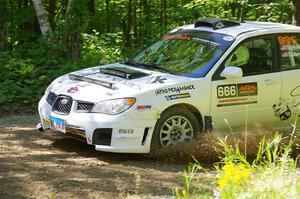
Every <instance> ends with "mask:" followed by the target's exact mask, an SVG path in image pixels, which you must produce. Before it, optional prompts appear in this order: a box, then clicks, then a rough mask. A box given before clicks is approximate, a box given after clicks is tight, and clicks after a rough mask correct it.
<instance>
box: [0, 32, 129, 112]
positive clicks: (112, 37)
mask: <svg viewBox="0 0 300 199" xmlns="http://www.w3.org/2000/svg"><path fill="white" fill-rule="evenodd" d="M60 38H61V36H60V35H59V34H56V33H53V35H52V36H51V37H50V39H48V40H46V39H44V38H40V39H39V40H38V41H36V42H32V43H26V44H23V45H22V47H20V48H15V49H14V50H13V51H10V52H0V104H4V105H5V106H0V113H3V112H23V111H31V110H36V108H37V104H38V101H39V99H40V98H41V97H42V96H43V94H44V92H45V89H46V88H47V86H48V85H49V84H50V83H51V82H52V81H53V80H54V79H55V78H57V77H58V76H60V75H63V74H66V73H69V72H71V71H75V70H79V69H82V68H86V67H91V66H94V65H99V64H104V63H110V62H116V61H120V60H122V59H123V57H124V55H122V48H124V47H122V46H121V38H120V34H114V33H111V34H108V35H101V36H97V35H96V33H94V34H83V35H82V38H83V40H84V42H83V50H82V53H83V55H82V59H81V60H80V61H79V62H74V61H72V60H71V59H68V58H67V57H68V53H67V49H66V48H65V46H64V45H63V40H60ZM54 41H56V43H55V42H54Z"/></svg>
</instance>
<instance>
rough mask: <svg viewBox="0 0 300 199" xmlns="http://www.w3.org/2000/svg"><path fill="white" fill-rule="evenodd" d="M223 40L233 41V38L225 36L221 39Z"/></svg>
mask: <svg viewBox="0 0 300 199" xmlns="http://www.w3.org/2000/svg"><path fill="white" fill-rule="evenodd" d="M223 40H224V41H233V38H232V37H230V36H225V37H223Z"/></svg>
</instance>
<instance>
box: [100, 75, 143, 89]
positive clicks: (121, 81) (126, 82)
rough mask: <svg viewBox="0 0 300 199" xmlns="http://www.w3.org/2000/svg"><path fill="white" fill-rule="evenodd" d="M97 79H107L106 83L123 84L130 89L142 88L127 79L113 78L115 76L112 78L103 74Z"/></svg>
mask: <svg viewBox="0 0 300 199" xmlns="http://www.w3.org/2000/svg"><path fill="white" fill-rule="evenodd" d="M96 77H97V78H102V79H105V80H106V81H111V82H113V83H119V84H123V85H126V86H129V87H136V88H139V89H140V88H141V85H139V84H136V83H133V82H131V81H130V80H126V79H123V78H121V77H113V76H110V75H102V74H98V75H97V76H96Z"/></svg>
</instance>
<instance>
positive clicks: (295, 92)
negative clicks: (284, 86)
mask: <svg viewBox="0 0 300 199" xmlns="http://www.w3.org/2000/svg"><path fill="white" fill-rule="evenodd" d="M291 96H292V97H297V96H300V85H299V86H297V87H296V88H294V89H293V90H292V91H291Z"/></svg>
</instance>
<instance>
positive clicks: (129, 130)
mask: <svg viewBox="0 0 300 199" xmlns="http://www.w3.org/2000/svg"><path fill="white" fill-rule="evenodd" d="M119 133H120V134H132V133H134V130H133V129H119Z"/></svg>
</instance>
